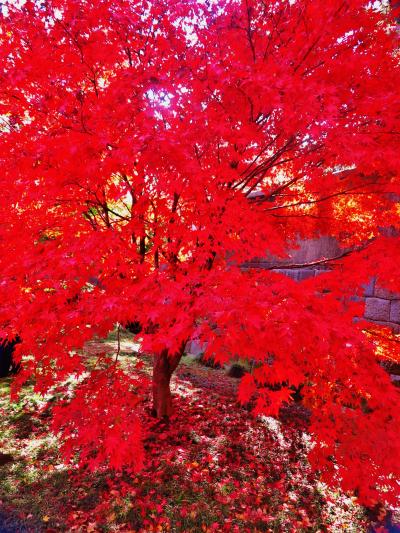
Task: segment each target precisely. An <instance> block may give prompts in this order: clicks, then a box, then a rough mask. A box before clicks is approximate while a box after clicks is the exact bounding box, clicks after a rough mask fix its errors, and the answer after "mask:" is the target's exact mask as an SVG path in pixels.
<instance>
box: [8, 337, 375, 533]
mask: <svg viewBox="0 0 400 533" xmlns="http://www.w3.org/2000/svg"><path fill="white" fill-rule="evenodd" d="M115 348H116V342H115V337H111V338H110V339H108V340H107V341H106V342H97V343H91V344H90V345H89V346H88V347H87V350H86V356H89V360H90V358H91V357H93V358H94V357H95V355H96V353H98V352H101V351H105V350H107V351H108V350H109V351H110V352H114V351H115ZM136 348H137V345H135V344H134V343H133V342H132V340H131V337H128V336H126V335H124V336H123V337H122V340H121V355H120V357H121V361H122V364H123V365H124V366H126V367H127V368H129V366H130V365H134V364H135V362H136V358H135V354H134V350H135V349H136ZM145 362H146V368H145V371H150V366H149V365H150V358H147V359H146V358H145ZM237 383H238V382H237V380H235V379H232V378H229V377H228V376H226V374H225V372H224V371H223V370H214V369H211V368H207V367H203V366H200V365H199V364H198V363H196V362H194V361H193V359H190V358H185V359H184V361H183V364H182V365H181V366H180V367H179V369H178V373H177V376H176V377H175V378H174V380H173V389H174V393H175V397H174V402H175V413H176V414H175V415H174V417H173V418H172V419H171V422H170V424H169V425H168V426H166V425H165V424H162V423H160V422H157V421H155V420H154V419H151V418H150V417H148V418H146V420H147V421H146V422H145V442H144V445H145V449H146V452H147V463H146V465H145V468H144V469H143V470H142V471H141V472H140V473H134V472H130V471H125V472H123V473H113V472H109V471H107V470H103V471H100V472H97V473H96V474H90V473H85V472H82V471H79V470H77V468H76V467H75V465H74V464H72V465H65V464H63V462H62V459H61V457H60V456H59V454H58V449H57V440H56V438H55V437H53V436H51V435H49V433H48V430H47V427H48V422H49V417H50V416H51V411H50V410H46V409H44V410H43V408H44V407H45V402H44V401H43V399H42V398H41V397H39V396H37V395H35V394H33V393H32V391H31V389H30V388H29V387H28V388H27V389H25V391H24V395H23V397H22V398H21V400H20V401H19V403H17V404H13V405H10V404H9V401H8V397H7V396H6V395H7V392H8V383H7V381H5V382H2V383H1V384H0V386H2V390H1V389H0V417H1V419H0V451H1V452H2V453H4V454H9V455H10V456H11V457H12V460H9V461H5V462H4V464H1V460H0V501H1V504H0V524H1V525H0V533H3V532H4V533H6V532H8V531H10V532H14V531H18V532H20V531H21V532H24V531H29V532H31V531H32V532H36V531H37V532H46V531H47V532H48V533H50V532H53V531H57V532H58V531H78V532H87V533H90V532H97V531H100V532H102V531H104V532H108V531H122V532H129V531H131V532H132V531H141V532H150V531H161V532H162V531H173V532H185V531H188V532H192V531H193V532H212V531H237V532H242V531H243V532H246V531H249V532H250V531H251V532H257V531H260V532H261V531H262V532H268V531H270V532H281V531H285V532H286V531H287V532H292V531H293V532H324V531H333V532H340V531H349V532H354V533H358V532H361V531H366V529H367V524H368V521H367V519H366V517H365V515H364V513H363V510H362V509H361V508H360V507H358V506H357V505H356V504H355V502H354V501H353V500H352V499H351V498H348V497H346V496H345V495H343V494H339V493H333V492H331V491H329V490H328V489H327V488H326V487H325V486H324V485H322V484H321V483H319V482H318V479H316V477H315V475H314V474H313V473H312V472H311V471H310V469H309V466H308V463H307V461H306V457H305V455H306V450H307V447H308V446H309V444H310V443H309V439H308V437H307V434H306V433H305V431H304V430H305V428H306V424H307V419H306V418H307V417H306V413H305V411H304V410H303V409H302V408H301V407H296V406H294V407H292V408H290V409H287V410H285V411H284V412H283V413H282V417H281V418H282V420H283V421H284V423H283V422H282V420H276V419H274V418H269V417H260V418H258V419H257V420H254V419H252V418H251V417H249V413H248V412H247V411H246V410H245V409H243V408H240V407H239V406H238V404H237V403H236V401H235V391H236V387H237ZM143 409H144V411H145V412H149V411H150V398H146V399H145V400H144V404H143ZM11 509H12V510H13V513H11V512H10V510H11ZM2 522H3V523H2ZM7 527H8V528H9V529H6V528H7ZM2 528H3V529H2ZM12 528H14V529H12ZM16 528H17V529H16ZM18 528H19V529H18ZM24 528H25V529H24Z"/></svg>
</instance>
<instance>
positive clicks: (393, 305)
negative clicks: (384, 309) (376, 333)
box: [390, 300, 400, 324]
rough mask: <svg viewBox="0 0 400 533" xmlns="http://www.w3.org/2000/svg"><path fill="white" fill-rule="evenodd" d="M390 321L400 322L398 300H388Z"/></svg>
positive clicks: (399, 301) (399, 304)
mask: <svg viewBox="0 0 400 533" xmlns="http://www.w3.org/2000/svg"><path fill="white" fill-rule="evenodd" d="M390 322H395V323H396V324H400V300H392V301H391V302H390Z"/></svg>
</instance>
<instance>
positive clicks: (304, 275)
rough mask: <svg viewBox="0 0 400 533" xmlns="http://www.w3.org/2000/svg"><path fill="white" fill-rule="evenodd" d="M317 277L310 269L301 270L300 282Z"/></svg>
mask: <svg viewBox="0 0 400 533" xmlns="http://www.w3.org/2000/svg"><path fill="white" fill-rule="evenodd" d="M314 276H315V270H312V269H310V268H307V269H303V270H299V274H298V280H299V281H303V280H305V279H308V278H313V277H314Z"/></svg>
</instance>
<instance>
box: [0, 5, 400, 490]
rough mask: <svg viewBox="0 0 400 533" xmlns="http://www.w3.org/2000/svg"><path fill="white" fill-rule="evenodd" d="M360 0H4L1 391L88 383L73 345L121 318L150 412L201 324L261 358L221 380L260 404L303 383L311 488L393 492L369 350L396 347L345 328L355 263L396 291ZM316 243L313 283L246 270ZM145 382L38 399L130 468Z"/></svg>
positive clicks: (88, 446) (392, 422) (387, 50)
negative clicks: (53, 400)
mask: <svg viewBox="0 0 400 533" xmlns="http://www.w3.org/2000/svg"><path fill="white" fill-rule="evenodd" d="M367 4H368V3H367V2H364V1H360V0H354V1H353V0H351V1H350V0H348V1H346V0H345V1H336V0H331V1H326V0H315V1H313V2H308V1H306V0H297V1H291V2H288V1H286V0H280V1H277V2H263V1H256V0H245V1H239V0H238V1H233V2H222V1H221V2H204V3H202V2H198V1H196V2H195V1H193V2H190V1H187V0H185V1H184V2H183V1H180V0H176V1H170V2H167V3H165V2H159V1H158V0H155V1H154V2H151V3H146V4H144V3H143V2H132V1H131V0H129V1H124V0H122V1H121V2H118V3H115V2H111V1H108V0H97V1H96V2H90V1H84V0H68V2H65V1H63V2H60V1H57V0H54V1H46V2H44V3H41V4H39V3H35V2H30V1H28V2H26V3H25V4H24V5H23V6H22V7H20V8H18V7H16V6H15V5H12V4H6V6H5V7H3V18H2V33H1V44H0V49H1V59H0V61H1V72H2V76H1V100H0V113H1V120H2V132H1V137H2V143H1V147H0V164H1V173H0V180H1V190H2V196H1V202H2V221H1V225H0V228H1V233H0V247H1V250H0V261H1V281H0V295H1V301H2V302H3V305H2V307H1V310H0V322H1V323H2V324H3V325H4V331H3V333H2V335H8V336H12V335H15V333H19V334H20V335H21V338H22V339H23V344H22V345H21V346H19V347H18V352H19V353H20V354H21V353H24V354H26V355H27V357H26V358H25V360H24V361H23V367H24V368H23V371H22V372H21V373H20V375H19V378H18V379H17V385H18V384H19V385H20V384H21V383H23V381H24V380H26V379H28V377H30V376H33V377H34V379H35V381H36V389H37V390H38V391H41V392H45V391H47V390H49V388H50V387H51V386H53V385H54V384H55V383H57V382H59V381H60V380H63V379H65V378H66V377H67V376H69V375H71V374H73V375H76V374H77V375H84V374H83V373H84V372H85V370H88V369H87V368H86V366H85V359H84V358H82V357H81V356H80V355H78V353H77V350H78V349H79V348H81V347H82V346H83V345H84V343H85V342H86V341H88V340H89V339H91V338H93V337H94V336H100V337H102V336H106V335H107V333H108V332H109V331H110V330H111V329H112V328H113V326H114V324H115V323H117V322H118V323H122V324H124V323H126V322H128V321H139V322H140V323H141V324H142V325H143V332H142V333H141V335H142V343H141V351H142V352H147V353H149V352H150V353H153V354H155V355H154V361H155V363H154V375H153V391H154V393H153V394H154V411H155V414H156V415H157V416H168V415H170V413H171V409H172V402H171V395H170V389H169V381H170V378H171V375H172V373H173V371H174V370H175V368H176V367H177V365H178V364H179V360H180V358H181V356H182V353H183V349H184V346H185V344H186V342H187V341H188V340H189V339H192V338H199V339H200V340H202V341H207V342H208V345H207V346H208V347H207V350H208V353H209V354H210V355H212V356H213V357H214V358H215V360H216V361H217V362H220V363H224V362H227V361H229V360H230V359H231V358H232V357H235V356H240V357H242V358H244V359H252V360H255V361H256V363H257V365H256V370H254V372H253V374H252V375H248V376H245V378H244V379H243V381H242V384H241V387H240V391H239V399H240V401H241V402H243V403H246V402H250V403H251V404H252V405H253V406H254V411H255V413H256V414H272V415H275V414H277V413H278V410H279V407H280V405H281V403H282V402H283V401H290V398H291V389H290V386H296V385H299V384H300V383H303V384H304V387H303V389H302V394H303V396H304V403H305V405H307V406H308V407H309V409H310V410H311V411H312V416H311V422H310V432H311V434H312V435H313V439H314V441H315V442H316V444H315V446H314V448H313V449H312V452H311V454H310V460H311V461H312V462H313V464H314V465H315V466H316V467H317V468H318V469H319V470H321V472H322V474H323V476H324V479H327V480H329V481H331V482H340V483H341V484H342V485H343V487H344V488H346V489H348V488H351V489H357V490H358V492H359V494H360V495H361V496H363V497H367V496H371V495H373V494H375V493H376V491H378V492H379V490H381V489H380V488H381V487H382V486H383V485H384V486H385V490H386V491H388V492H387V493H386V497H387V498H390V494H392V495H393V494H395V492H396V490H397V489H398V485H397V481H396V478H398V475H399V470H400V465H399V463H398V461H396V457H398V455H399V451H400V450H399V447H400V444H399V439H398V430H399V418H400V415H399V411H398V408H397V401H398V390H396V389H395V388H394V387H393V386H392V385H391V383H390V380H389V378H388V376H387V375H386V374H385V372H384V371H383V370H382V368H381V367H380V366H379V364H378V362H377V356H378V354H377V350H378V349H379V350H381V352H382V350H383V349H384V351H385V353H386V355H387V354H388V353H389V352H390V353H391V354H392V357H397V355H396V354H397V352H396V344H395V343H391V342H390V340H387V342H386V344H385V346H384V348H382V346H381V345H378V341H377V339H378V337H377V336H376V335H373V334H372V332H369V333H368V332H367V331H366V330H365V327H366V326H365V324H363V323H362V322H359V323H354V320H353V317H354V314H355V313H358V314H359V315H362V308H361V304H357V303H355V302H353V300H354V295H355V294H361V293H362V287H363V284H365V283H367V281H368V279H369V277H370V275H371V273H376V274H377V275H378V278H379V283H380V284H382V285H383V286H386V287H387V288H388V289H391V290H400V282H399V278H398V276H397V275H396V265H397V259H398V239H397V238H396V237H388V236H387V232H386V233H385V232H382V228H386V227H389V226H393V227H394V228H398V227H399V210H398V206H397V204H396V203H395V202H394V201H393V199H394V198H396V195H397V194H399V192H400V191H399V189H400V188H399V179H398V171H399V153H400V152H399V141H398V140H399V132H400V129H399V118H400V117H399V99H398V87H399V76H398V74H399V65H398V56H397V53H396V46H397V35H396V33H395V31H394V25H393V24H392V22H393V21H392V20H391V19H390V17H389V15H385V14H384V13H382V12H380V11H374V10H373V9H372V7H371V6H369V5H367ZM255 192H261V193H262V195H261V196H258V197H256V200H253V201H251V202H250V201H249V198H251V197H252V196H254V193H255ZM257 198H258V199H257ZM321 234H329V235H331V236H334V237H335V238H336V239H337V241H338V243H339V244H340V245H341V247H342V249H343V253H341V254H339V255H338V256H337V257H327V258H322V259H321V261H320V263H321V264H324V265H325V266H326V267H327V269H326V272H325V273H324V274H323V275H321V276H319V277H317V278H315V279H312V280H308V281H306V282H304V283H302V284H296V283H295V282H294V281H291V280H289V279H287V278H286V277H284V276H283V275H281V274H279V273H277V272H275V268H274V265H273V264H271V269H270V270H269V271H245V270H243V269H242V268H241V266H240V265H241V264H242V263H243V262H244V261H245V260H247V259H249V258H251V257H255V256H265V254H269V255H270V257H279V256H280V257H285V253H286V250H287V249H288V248H289V247H291V246H293V245H294V244H295V242H296V240H297V239H298V238H299V237H300V238H311V237H315V236H318V235H321ZM392 234H395V232H394V233H393V232H392ZM300 266H301V265H300ZM289 267H290V265H289ZM380 335H384V336H385V335H386V334H383V333H380ZM386 336H387V335H386ZM393 346H394V347H395V348H393ZM271 354H272V355H271ZM274 383H286V384H287V386H284V387H283V388H281V389H280V390H275V391H272V390H271V388H270V387H268V385H269V384H274ZM142 386H143V378H142V377H141V375H140V373H138V375H137V376H133V375H130V376H127V375H126V374H125V373H124V372H123V370H122V369H121V368H119V366H118V361H117V358H116V359H114V358H113V359H111V358H110V359H107V358H106V357H105V358H104V360H102V361H101V362H100V363H99V365H98V366H97V367H96V368H95V369H92V370H91V373H90V376H89V378H88V379H86V380H85V381H84V382H83V383H82V385H81V386H80V387H79V388H78V390H77V392H76V396H75V398H74V399H73V400H72V402H71V403H70V404H69V405H68V406H64V407H62V408H61V409H60V410H59V411H58V415H57V413H56V427H59V428H62V429H63V432H64V439H65V446H66V448H65V449H66V450H67V451H69V452H70V453H72V451H73V450H74V449H76V447H78V448H79V449H80V450H81V460H82V462H87V461H89V462H91V464H93V465H96V464H98V463H99V462H103V461H108V462H109V464H111V466H115V467H121V466H122V465H133V466H136V467H138V466H140V464H141V461H142V452H141V447H140V424H139V421H138V413H139V412H140V410H139V407H138V402H139V399H140V394H141V390H142ZM128 392H129V393H128ZM110 427H112V430H110V429H109V428H110Z"/></svg>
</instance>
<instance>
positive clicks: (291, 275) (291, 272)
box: [278, 268, 298, 281]
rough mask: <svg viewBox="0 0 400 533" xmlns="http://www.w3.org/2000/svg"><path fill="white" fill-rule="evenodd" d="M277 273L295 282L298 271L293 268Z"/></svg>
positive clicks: (283, 269)
mask: <svg viewBox="0 0 400 533" xmlns="http://www.w3.org/2000/svg"><path fill="white" fill-rule="evenodd" d="M278 272H280V273H281V274H284V275H285V276H287V277H288V278H292V279H294V280H295V281H297V280H298V270H296V269H295V268H282V269H279V270H278Z"/></svg>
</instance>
